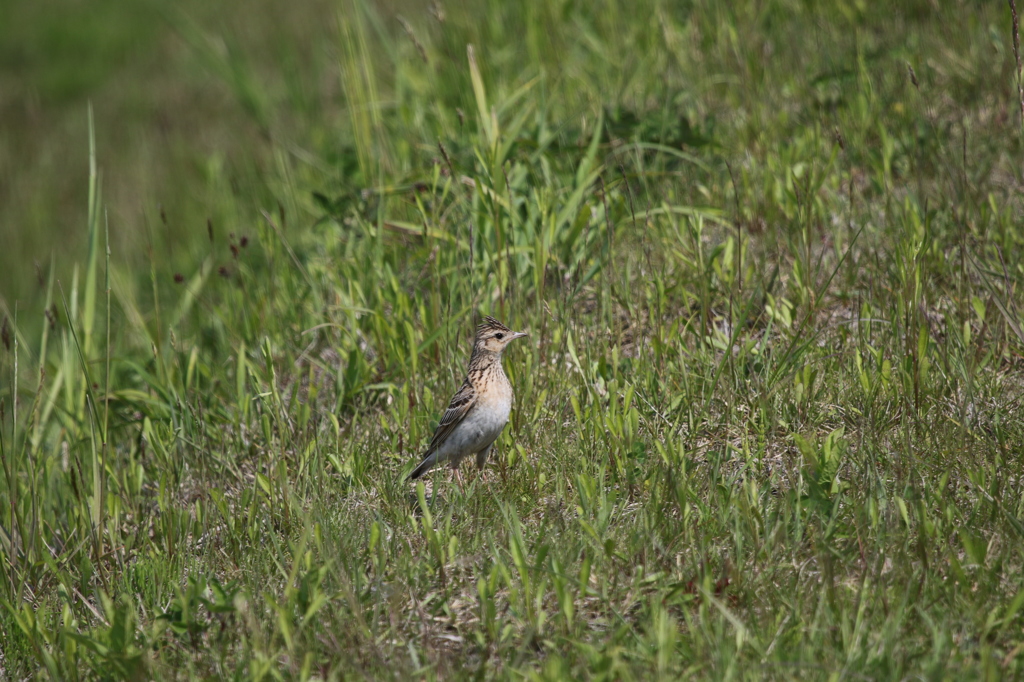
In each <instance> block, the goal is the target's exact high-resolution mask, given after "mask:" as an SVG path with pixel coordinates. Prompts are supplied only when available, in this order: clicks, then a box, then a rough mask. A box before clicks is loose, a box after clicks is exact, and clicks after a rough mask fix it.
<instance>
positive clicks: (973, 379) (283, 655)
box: [0, 0, 1024, 680]
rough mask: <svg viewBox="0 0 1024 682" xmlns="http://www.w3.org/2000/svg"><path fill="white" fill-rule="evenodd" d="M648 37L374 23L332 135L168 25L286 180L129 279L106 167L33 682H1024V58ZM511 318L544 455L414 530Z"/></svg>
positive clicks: (45, 315) (15, 403)
mask: <svg viewBox="0 0 1024 682" xmlns="http://www.w3.org/2000/svg"><path fill="white" fill-rule="evenodd" d="M642 4H643V6H642V7H635V6H632V5H627V4H625V3H623V4H619V3H616V2H606V3H602V4H600V5H596V4H594V5H589V4H583V5H577V4H571V3H562V4H551V3H533V2H528V3H524V4H520V5H508V4H505V3H499V2H478V3H472V4H470V3H465V4H457V3H446V4H441V3H437V4H434V5H432V6H431V8H430V9H429V10H425V9H423V8H422V7H420V6H419V5H415V6H414V5H409V6H405V5H400V6H394V7H390V6H389V7H384V6H382V5H373V4H369V3H364V2H360V1H359V0H352V1H351V2H345V3H341V4H340V5H338V6H336V7H334V8H333V9H332V12H334V14H330V15H328V16H326V17H323V18H322V21H323V22H326V23H330V22H332V21H336V24H334V26H335V28H336V29H337V30H336V31H335V32H334V41H335V42H334V47H335V49H334V51H333V52H332V53H330V54H331V55H332V58H333V59H335V60H336V65H335V68H334V69H333V70H332V71H330V73H331V74H332V75H331V78H332V79H334V80H333V81H332V83H331V84H329V85H328V84H320V87H322V88H323V90H322V91H317V92H316V93H314V94H311V95H309V99H308V101H310V102H331V101H334V102H335V104H336V107H335V108H332V107H331V106H328V105H324V106H323V107H322V108H321V106H320V105H317V106H313V105H310V108H309V109H306V110H304V111H307V112H308V111H318V112H322V111H329V112H332V114H331V115H326V116H324V120H322V121H319V122H318V121H316V120H314V118H315V117H312V116H301V115H295V114H294V113H293V107H294V105H295V101H296V100H289V99H287V98H279V97H276V96H274V95H273V92H272V91H270V90H268V89H267V87H266V86H265V85H264V83H265V81H264V79H262V78H261V77H260V76H259V74H260V73H262V71H261V70H260V69H259V68H256V67H254V66H253V62H251V61H249V60H248V59H247V58H246V56H245V54H244V53H243V52H239V51H232V50H223V49H219V48H218V47H217V45H218V43H217V41H216V40H213V39H211V37H210V36H211V35H212V34H211V33H210V32H209V31H208V29H207V28H205V27H204V26H203V24H201V23H198V22H196V21H194V19H193V18H191V17H190V16H189V15H188V14H185V15H180V16H179V15H174V16H170V17H168V20H169V21H170V22H171V25H172V26H173V27H174V30H175V31H177V35H179V36H180V39H181V41H182V43H183V44H186V45H188V46H190V47H189V49H190V50H191V51H192V54H194V55H196V59H198V60H200V61H202V62H203V63H205V64H206V65H207V67H208V68H209V70H210V72H211V73H214V74H216V76H217V78H219V79H220V81H221V82H222V84H223V85H222V87H223V92H224V93H229V94H230V96H231V97H232V98H233V101H235V102H236V106H237V111H238V112H242V113H241V114H239V115H242V116H245V117H246V118H247V120H248V121H249V123H248V126H249V127H244V128H240V129H239V130H238V131H237V133H236V134H237V135H239V136H240V137H239V139H240V140H244V139H245V137H244V136H245V135H248V134H251V135H253V136H254V137H253V139H257V138H258V139H262V140H264V142H263V143H261V144H264V145H266V149H267V150H268V152H267V154H266V158H268V159H271V161H270V162H269V163H266V164H265V165H264V166H263V167H261V168H260V169H259V170H258V171H256V172H254V176H253V177H254V179H253V180H252V182H246V183H241V184H240V185H237V186H235V187H232V186H231V185H232V183H230V182H229V180H228V177H227V176H226V175H225V174H223V173H219V172H211V173H210V176H209V177H210V181H209V182H210V184H209V186H208V190H209V193H208V194H207V195H206V196H207V197H208V205H204V206H203V208H205V209H207V212H208V214H210V215H216V216H217V218H216V220H211V221H210V222H209V223H207V227H206V228H203V227H196V228H193V229H191V230H190V231H185V232H182V233H181V234H179V235H178V237H176V238H175V239H172V240H170V242H168V243H170V244H173V245H174V247H173V248H174V252H173V253H168V255H167V256H166V257H165V256H164V255H162V252H161V251H160V250H158V249H150V251H149V257H148V261H147V260H146V259H145V258H144V257H140V253H139V252H132V253H129V254H126V255H125V256H122V255H121V254H119V253H118V251H117V250H116V249H114V248H111V245H112V244H118V243H121V244H123V243H124V242H120V241H118V240H119V237H117V234H118V233H119V232H122V231H128V230H129V229H131V225H132V223H131V222H129V221H121V220H118V216H117V214H115V215H114V217H113V218H111V215H110V213H109V212H108V211H105V210H104V208H105V206H106V204H105V203H104V191H103V183H102V182H101V168H102V167H104V166H103V161H102V160H103V159H104V155H105V148H104V145H103V144H102V143H97V142H96V141H95V139H96V136H95V135H94V133H93V130H94V127H95V126H94V125H93V124H90V126H89V133H88V134H87V135H86V136H85V137H84V139H83V140H82V144H83V146H84V145H85V144H86V143H87V142H86V141H88V145H89V147H90V150H91V151H90V153H89V158H90V159H91V166H90V168H91V170H90V175H89V178H90V181H89V183H88V186H89V192H88V201H87V206H86V205H83V206H82V207H81V208H83V209H86V215H87V216H88V230H87V235H88V237H87V239H86V240H85V247H84V248H83V250H82V256H81V261H80V266H79V267H75V268H67V269H66V271H64V270H61V268H60V266H56V267H51V268H49V269H48V270H47V269H45V268H44V269H43V271H42V277H41V280H42V288H41V293H40V294H39V296H38V298H39V299H41V300H39V301H36V300H35V299H31V300H30V302H29V303H28V304H22V303H13V302H12V301H13V300H14V299H10V300H7V301H6V302H5V303H4V306H3V312H2V315H3V322H2V323H0V325H2V327H0V332H2V334H0V337H2V338H0V340H2V348H0V371H2V376H3V377H4V379H3V382H4V383H2V384H0V400H2V402H0V405H2V407H0V455H2V457H0V459H2V465H3V473H2V475H0V491H2V492H3V494H2V495H0V500H2V501H3V504H2V505H0V507H2V508H0V555H2V559H3V566H4V569H5V570H4V575H3V576H2V578H3V579H2V580H0V604H2V606H3V608H2V609H0V650H2V657H0V676H6V677H10V678H12V679H13V678H21V677H27V676H35V675H38V676H46V677H50V678H54V679H91V678H104V679H107V678H110V679H122V678H126V679H148V678H161V679H163V678H187V679H191V678H210V677H215V676H216V677H227V678H231V679H249V678H253V679H270V678H281V679H303V680H304V679H314V678H316V679H349V678H395V679H407V678H410V677H415V678H423V679H441V678H452V677H470V676H472V677H479V678H512V679H524V678H525V679H538V680H540V679H552V680H553V679H568V678H572V679H578V678H599V679H633V678H636V679H650V678H665V679H678V678H680V677H693V678H712V679H766V678H768V679H792V678H799V679H806V678H814V679H819V678H820V679H845V678H850V679H904V678H924V679H999V678H1007V679H1013V678H1017V677H1020V676H1022V675H1024V658H1022V657H1021V656H1020V654H1021V652H1022V651H1024V639H1022V636H1021V632H1022V630H1021V627H1022V624H1024V613H1022V607H1024V581H1022V579H1021V567H1022V559H1024V555H1022V549H1021V548H1022V547H1024V543H1022V542H1021V540H1022V535H1024V488H1022V485H1024V482H1022V480H1021V477H1020V476H1019V474H1018V472H1020V471H1021V470H1022V466H1024V462H1022V460H1021V457H1022V453H1024V425H1022V421H1021V418H1020V402H1021V397H1022V395H1024V382H1022V381H1021V378H1020V371H1021V351H1022V348H1024V332H1022V325H1024V319H1022V316H1021V312H1020V307H1021V304H1020V296H1019V293H1018V291H1017V286H1019V284H1020V281H1021V278H1022V276H1024V270H1022V265H1021V263H1024V258H1022V255H1024V254H1022V251H1024V237H1022V236H1021V233H1020V230H1019V228H1018V225H1019V223H1020V219H1021V200H1020V191H1019V188H1020V184H1021V180H1022V177H1021V170H1022V169H1021V164H1020V158H1021V133H1022V119H1021V116H1022V111H1021V104H1020V97H1019V89H1018V84H1019V74H1020V67H1019V57H1018V49H1019V48H1017V47H1015V42H1014V38H1013V36H1014V31H1015V28H1014V26H1015V21H1016V19H1015V14H1012V13H1011V11H1010V8H1009V7H1007V6H1003V5H1000V4H998V3H994V4H990V5H984V6H979V5H976V4H973V3H939V4H932V3H929V2H923V1H922V2H901V3H878V4H877V6H875V5H872V6H870V7H869V6H867V5H863V4H855V3H854V4H844V3H834V4H833V3H807V2H788V1H786V0H774V1H767V2H764V1H762V2H755V1H753V0H747V1H744V2H739V3H733V4H731V5H727V4H723V3H712V2H702V1H700V0H697V1H695V2H692V3H689V4H688V5H686V6H679V7H676V6H668V5H666V4H664V3H660V2H649V3H642ZM470 46H471V47H470ZM332 93H333V94H332ZM332 97H335V98H336V99H335V100H332ZM300 99H301V98H300ZM95 125H96V126H98V125H100V122H99V121H98V120H97V122H96V124H95ZM253 131H255V132H253ZM239 144H240V145H241V143H239ZM242 146H244V145H242ZM83 165H84V164H83ZM106 172H107V173H108V174H109V173H110V169H107V170H106ZM35 191H37V192H38V193H39V194H40V195H41V196H45V193H46V188H45V186H41V187H39V188H36V189H35ZM85 203H86V202H83V204H85ZM168 210H170V211H173V210H174V207H173V206H168ZM159 243H163V242H158V244H159ZM20 276H21V277H23V278H30V277H34V276H35V275H34V273H33V272H31V271H30V270H29V269H28V268H24V267H23V269H22V271H21V273H20ZM19 300H20V299H19ZM481 314H494V315H496V316H498V317H499V318H501V319H503V320H504V321H506V322H507V323H509V324H510V326H513V327H515V328H525V329H527V330H529V331H530V332H531V338H530V342H529V343H528V344H525V343H524V344H522V345H521V346H520V347H519V348H513V349H512V350H511V351H510V353H509V357H507V358H506V363H505V364H506V370H507V372H508V373H509V375H510V378H511V380H512V383H513V385H514V386H515V389H516V396H517V398H516V406H515V408H514V410H513V415H512V420H511V423H510V424H509V426H508V428H507V429H506V431H505V433H504V434H503V435H502V437H501V438H500V440H499V443H498V448H497V453H496V455H495V456H493V457H492V464H491V465H490V466H489V467H488V469H487V471H486V472H485V474H484V475H483V476H480V477H473V478H472V480H471V482H470V483H469V485H468V486H467V488H466V489H465V491H462V490H460V489H459V487H458V486H456V485H455V484H454V483H453V482H452V481H451V480H450V479H449V477H448V475H447V474H446V473H445V472H443V471H442V472H439V473H437V474H435V475H433V476H431V477H430V478H429V480H428V481H427V482H426V484H425V485H422V486H421V485H417V486H415V487H413V486H412V485H411V484H409V483H406V482H404V481H403V480H402V476H401V475H402V473H403V472H404V471H405V470H407V469H408V468H409V467H411V465H412V462H413V460H414V459H415V457H416V455H417V454H419V453H420V452H421V450H422V448H423V445H424V444H425V443H426V442H427V440H428V438H429V436H430V434H431V433H432V430H433V426H434V424H435V423H436V419H437V418H438V416H439V413H440V411H441V410H442V408H443V406H444V405H445V404H446V400H447V399H448V397H449V396H450V395H451V393H452V392H453V391H454V390H455V389H456V388H457V387H458V384H459V382H460V381H461V372H462V371H463V369H464V363H465V361H466V357H467V355H468V349H469V344H468V341H469V336H470V334H471V331H472V328H473V325H474V322H475V320H476V318H477V317H478V316H479V315H481Z"/></svg>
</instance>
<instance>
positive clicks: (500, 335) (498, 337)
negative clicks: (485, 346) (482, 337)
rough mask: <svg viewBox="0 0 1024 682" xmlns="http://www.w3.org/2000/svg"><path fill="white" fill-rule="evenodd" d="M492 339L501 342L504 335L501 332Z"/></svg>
mask: <svg viewBox="0 0 1024 682" xmlns="http://www.w3.org/2000/svg"><path fill="white" fill-rule="evenodd" d="M494 338H496V339H498V340H499V341H501V340H502V339H503V338H505V335H504V334H502V333H501V332H498V333H497V334H495V335H494Z"/></svg>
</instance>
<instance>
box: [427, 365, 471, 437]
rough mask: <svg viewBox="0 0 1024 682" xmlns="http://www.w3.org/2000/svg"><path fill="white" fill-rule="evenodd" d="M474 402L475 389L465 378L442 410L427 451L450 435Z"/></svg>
mask: <svg viewBox="0 0 1024 682" xmlns="http://www.w3.org/2000/svg"><path fill="white" fill-rule="evenodd" d="M475 404H476V389H474V388H473V384H471V383H469V379H468V378H467V379H466V381H465V382H463V384H462V388H460V389H459V390H458V392H457V393H456V394H455V395H454V396H453V397H452V401H451V402H450V403H448V409H447V410H445V411H444V415H443V416H442V417H441V423H440V424H438V425H437V430H436V431H434V437H433V438H431V439H430V447H429V448H427V452H431V451H433V450H434V449H435V448H437V446H439V445H440V444H441V443H443V442H444V441H445V439H446V438H447V437H448V436H449V435H451V432H452V431H454V430H455V427H456V426H458V425H459V423H460V422H461V421H462V420H463V419H464V418H465V416H466V414H468V413H469V410H470V408H472V407H473V405H475Z"/></svg>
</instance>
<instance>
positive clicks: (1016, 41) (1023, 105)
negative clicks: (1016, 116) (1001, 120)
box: [1007, 0, 1024, 131]
mask: <svg viewBox="0 0 1024 682" xmlns="http://www.w3.org/2000/svg"><path fill="white" fill-rule="evenodd" d="M1007 1H1008V2H1009V4H1010V18H1011V21H1012V23H1011V28H1012V30H1013V59H1014V63H1015V65H1016V67H1017V68H1016V69H1015V71H1014V75H1015V76H1016V77H1017V97H1018V98H1019V99H1020V125H1021V130H1022V131H1024V82H1021V68H1020V22H1019V21H1018V19H1017V0H1007Z"/></svg>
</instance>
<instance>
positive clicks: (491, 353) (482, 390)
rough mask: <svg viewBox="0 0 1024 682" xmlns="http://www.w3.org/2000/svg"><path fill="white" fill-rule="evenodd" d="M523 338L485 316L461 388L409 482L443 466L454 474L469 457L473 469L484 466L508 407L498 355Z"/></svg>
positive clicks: (507, 390) (509, 401) (509, 399)
mask: <svg viewBox="0 0 1024 682" xmlns="http://www.w3.org/2000/svg"><path fill="white" fill-rule="evenodd" d="M526 335H527V334H526V333H525V332H514V331H512V330H511V329H509V328H508V327H506V326H505V325H503V324H502V323H501V322H498V321H497V320H496V319H494V318H493V317H485V318H484V321H483V322H482V323H481V324H480V326H479V327H477V331H476V338H475V339H474V341H473V354H472V355H471V356H470V358H469V368H468V369H467V370H466V378H465V380H464V381H463V382H462V387H461V388H459V390H458V391H457V392H456V393H455V396H454V397H452V399H451V402H450V403H448V409H447V410H445V413H444V415H443V416H442V417H441V422H440V423H439V424H438V425H437V430H436V431H434V437H433V438H431V439H430V447H428V448H427V451H426V452H425V453H424V454H423V458H422V460H421V461H420V463H419V465H417V467H416V468H415V469H413V471H412V473H411V474H409V478H419V477H420V476H422V475H423V474H425V473H427V471H429V470H430V468H431V467H433V466H434V465H435V464H439V463H443V462H448V463H449V465H450V466H451V468H452V469H455V470H456V471H457V470H458V467H459V463H460V462H461V461H462V460H463V458H465V457H468V456H469V455H476V464H477V466H478V467H479V468H481V469H482V468H483V467H484V464H485V463H486V462H487V455H488V454H489V453H490V451H491V446H492V445H493V444H494V441H495V440H496V439H497V438H498V436H499V435H500V434H501V430H502V429H503V428H505V424H506V423H507V422H508V415H509V412H510V410H511V409H512V384H510V383H509V381H508V377H506V376H505V370H504V369H503V368H502V366H501V354H502V352H503V351H504V350H505V347H506V346H507V345H508V344H509V342H511V341H513V340H514V339H518V338H520V337H523V336H526Z"/></svg>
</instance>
